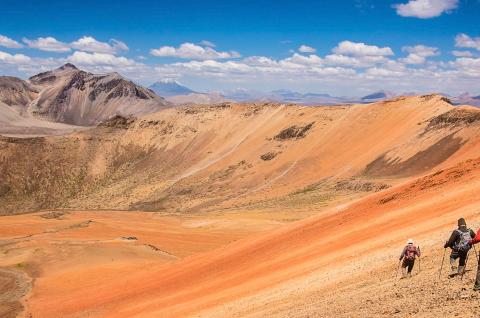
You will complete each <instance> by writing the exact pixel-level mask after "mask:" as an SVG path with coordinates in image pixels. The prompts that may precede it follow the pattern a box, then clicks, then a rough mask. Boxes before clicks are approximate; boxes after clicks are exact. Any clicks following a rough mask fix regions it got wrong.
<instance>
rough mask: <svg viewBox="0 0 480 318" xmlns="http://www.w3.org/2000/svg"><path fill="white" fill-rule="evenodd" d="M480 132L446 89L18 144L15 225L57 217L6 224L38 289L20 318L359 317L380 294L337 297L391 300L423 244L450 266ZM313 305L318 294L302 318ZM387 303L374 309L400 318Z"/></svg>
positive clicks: (14, 150)
mask: <svg viewBox="0 0 480 318" xmlns="http://www.w3.org/2000/svg"><path fill="white" fill-rule="evenodd" d="M479 129H480V111H478V110H477V109H474V108H469V107H454V106H452V105H450V104H449V103H448V100H446V99H445V98H443V97H441V96H438V95H428V96H418V97H401V98H397V99H395V100H391V101H385V102H380V103H374V104H370V105H352V106H338V107H299V106H295V105H270V104H267V105H238V104H228V103H227V104H220V105H217V106H195V107H187V108H179V109H168V110H165V111H161V112H159V113H156V114H151V115H148V116H145V117H141V118H138V119H134V120H130V119H129V120H126V121H122V119H118V118H117V119H115V120H114V121H112V122H107V123H105V124H104V125H102V126H101V127H98V128H95V129H92V130H87V131H82V132H78V133H75V134H71V135H67V136H62V137H47V138H28V139H18V138H0V149H1V156H0V175H2V176H5V177H4V178H2V179H0V213H1V214H4V215H5V214H14V213H18V212H26V211H39V210H44V211H43V212H38V213H32V214H24V215H11V216H5V217H2V223H1V224H0V233H1V234H0V252H2V253H3V255H5V256H6V257H4V258H2V259H1V260H0V267H2V268H4V269H5V271H7V272H5V273H6V274H5V275H6V277H7V276H8V279H7V280H6V281H8V282H9V283H8V285H9V286H10V285H12V283H11V282H12V281H14V280H15V279H16V281H17V282H18V284H19V285H21V286H23V289H22V290H21V291H22V292H21V291H19V289H18V288H17V289H15V288H14V290H15V294H14V295H13V294H12V297H10V298H9V305H8V306H9V307H8V308H10V309H8V308H7V307H6V308H7V310H9V312H10V313H14V312H19V311H20V310H21V308H22V306H23V308H24V311H23V315H24V316H25V317H29V315H30V316H32V317H35V318H37V317H183V316H204V317H226V316H228V317H229V316H232V317H244V316H251V317H268V316H278V317H292V316H293V317H297V316H302V315H303V316H305V317H307V316H319V317H332V316H334V314H333V313H335V312H336V311H340V310H343V313H344V314H343V316H341V315H340V317H352V316H355V314H353V315H352V312H353V313H355V311H348V310H347V309H346V305H345V304H348V299H351V298H352V297H353V298H354V299H357V303H360V304H363V302H362V301H366V300H367V299H366V298H362V297H367V296H362V295H363V294H361V295H360V294H358V295H356V294H352V293H350V292H349V291H348V290H345V289H342V293H341V294H339V295H337V296H336V297H333V299H332V298H328V297H330V296H329V291H331V290H336V289H338V288H342V287H344V284H354V283H352V279H353V276H355V277H356V276H359V277H361V278H360V279H361V281H362V282H364V285H362V286H360V287H361V288H363V289H362V291H363V292H365V293H366V294H368V292H369V291H373V290H375V291H376V293H381V292H382V291H381V290H378V288H377V289H375V288H374V286H372V285H374V284H375V282H372V280H371V279H370V280H369V279H368V277H367V278H366V277H365V275H366V273H367V270H368V269H371V268H374V269H378V270H379V272H383V271H385V270H390V269H389V268H390V267H389V266H390V265H391V264H390V262H391V261H392V260H394V261H395V259H396V257H398V255H397V253H399V252H400V251H399V249H401V248H402V247H403V246H402V245H403V243H404V240H405V239H406V238H407V237H411V236H413V237H415V239H419V240H421V242H422V247H425V248H426V249H427V252H426V253H425V255H426V257H430V263H428V262H427V265H428V266H429V267H428V268H429V270H431V271H433V268H434V265H433V264H434V262H433V257H435V258H437V257H438V255H439V254H441V251H439V250H438V249H436V246H437V247H438V246H441V245H442V242H441V241H443V240H445V239H446V237H445V236H447V235H448V234H449V233H448V232H449V231H450V230H451V227H452V224H454V223H455V220H456V219H457V218H458V217H459V216H463V217H466V218H467V219H468V220H469V221H470V220H471V221H472V222H473V221H475V222H476V221H480V219H479V218H478V217H479V214H478V212H477V211H476V210H475V209H476V208H477V207H478V191H479V187H480V147H478V143H479V141H480V134H479ZM65 208H67V209H71V210H67V209H65ZM116 209H122V210H130V211H123V212H120V211H112V210H116ZM87 210H89V211H87ZM140 211H150V212H140ZM292 221H296V222H293V223H292ZM393 250H395V251H393ZM428 250H430V251H431V252H428ZM2 273H3V272H2ZM24 273H26V274H28V277H24V276H22V275H23V274H24ZM0 274H1V273H0ZM362 275H363V276H362ZM425 275H432V274H431V273H430V272H429V273H425ZM433 275H434V274H433ZM0 278H1V277H0ZM28 278H30V279H31V280H32V281H31V289H30V292H29V293H28V294H27V295H26V297H23V298H22V296H23V295H24V294H25V293H26V291H28V289H29V286H30V282H29V279H28ZM469 279H470V278H469ZM381 282H382V286H383V287H382V288H385V291H386V290H391V289H392V288H393V284H394V282H393V281H391V278H390V279H387V278H386V277H384V276H381ZM425 283H426V282H425ZM465 283H469V281H466V282H465ZM13 285H14V284H13ZM352 286H353V285H352ZM465 286H466V285H465ZM357 287H358V286H357ZM377 287H378V286H377ZM9 288H10V287H9ZM11 289H12V288H10V290H11ZM416 296H419V297H423V296H422V294H421V291H419V292H418V294H416ZM20 298H21V299H20ZM299 299H308V300H312V304H311V308H309V309H308V310H306V309H305V308H303V309H305V311H302V315H300V312H299V310H300V307H302V306H303V305H302V302H301V301H300V300H299ZM422 299H423V298H422ZM430 300H431V301H432V302H433V303H441V304H444V302H443V301H442V299H441V298H435V297H433V298H430ZM369 301H371V299H369ZM0 302H1V301H0ZM474 303H475V301H474V300H470V301H469V300H465V304H466V305H467V306H473V305H472V304H474ZM280 304H282V305H281V306H280ZM446 304H447V303H445V306H447V305H446ZM383 306H384V307H382V305H381V304H379V306H378V307H372V308H375V309H378V308H380V310H381V312H382V313H383V312H385V313H387V314H385V315H390V314H394V313H395V312H396V311H394V310H391V308H388V310H386V311H385V306H388V301H387V302H386V304H384V305H383ZM439 306H440V305H439ZM442 306H443V305H442ZM437 307H438V306H437ZM440 307H441V306H440ZM440 307H439V308H440ZM326 308H328V310H327V309H326ZM362 308H363V307H362ZM441 308H443V307H441ZM469 308H470V307H469ZM336 309H338V310H336ZM1 310H3V309H2V307H1V306H0V312H1ZM364 310H365V311H363V312H362V314H363V316H369V317H370V316H372V317H375V316H379V317H381V316H382V315H377V314H374V313H372V312H371V311H368V308H366V309H364ZM372 310H373V309H372ZM418 310H420V311H421V310H426V307H425V308H423V307H422V308H420V309H418ZM446 312H448V313H449V314H450V313H453V314H455V313H458V312H459V311H444V312H443V313H446ZM403 313H404V314H414V313H415V312H413V311H412V312H408V313H405V312H403ZM440 313H442V311H440ZM422 314H423V316H424V317H431V316H428V314H426V312H423V313H422ZM437 314H438V312H437ZM385 315H384V316H385ZM360 316H362V315H360Z"/></svg>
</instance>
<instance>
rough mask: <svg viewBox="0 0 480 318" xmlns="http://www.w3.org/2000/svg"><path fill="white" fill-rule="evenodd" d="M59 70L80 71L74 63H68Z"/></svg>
mask: <svg viewBox="0 0 480 318" xmlns="http://www.w3.org/2000/svg"><path fill="white" fill-rule="evenodd" d="M58 70H62V71H64V70H78V68H77V67H76V66H75V65H73V64H72V63H66V64H64V65H62V66H60V67H59V68H58Z"/></svg>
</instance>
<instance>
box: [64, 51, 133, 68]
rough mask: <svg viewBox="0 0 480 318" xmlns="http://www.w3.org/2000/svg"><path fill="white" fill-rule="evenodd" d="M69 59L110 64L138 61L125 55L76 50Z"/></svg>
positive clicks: (79, 62)
mask: <svg viewBox="0 0 480 318" xmlns="http://www.w3.org/2000/svg"><path fill="white" fill-rule="evenodd" d="M67 61H68V62H71V63H73V64H80V65H110V66H135V65H137V62H135V61H134V60H131V59H128V58H126V57H123V56H115V55H113V54H107V53H87V52H79V51H76V52H74V53H73V54H72V55H70V56H69V57H67Z"/></svg>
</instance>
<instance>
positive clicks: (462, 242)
mask: <svg viewBox="0 0 480 318" xmlns="http://www.w3.org/2000/svg"><path fill="white" fill-rule="evenodd" d="M457 223H458V229H456V230H453V232H452V235H450V239H449V240H448V241H447V242H446V243H445V245H444V246H443V248H447V247H450V248H451V249H452V253H451V254H450V268H451V272H450V277H453V276H455V275H458V274H462V273H463V272H464V270H465V260H466V259H467V255H468V251H469V250H470V248H471V246H470V244H469V241H470V240H471V239H472V238H474V237H475V232H473V231H472V230H471V229H469V228H467V223H466V222H465V219H464V218H460V219H458V222H457ZM457 258H458V259H459V263H458V270H457V267H456V266H455V264H456V260H457Z"/></svg>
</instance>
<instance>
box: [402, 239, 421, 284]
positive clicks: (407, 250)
mask: <svg viewBox="0 0 480 318" xmlns="http://www.w3.org/2000/svg"><path fill="white" fill-rule="evenodd" d="M417 256H418V257H420V249H418V248H417V247H416V246H415V245H414V244H413V240H412V239H408V241H407V246H405V247H404V248H403V251H402V254H401V255H400V261H401V260H402V259H403V262H402V278H407V277H411V276H412V269H413V265H415V258H416V257H417Z"/></svg>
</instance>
